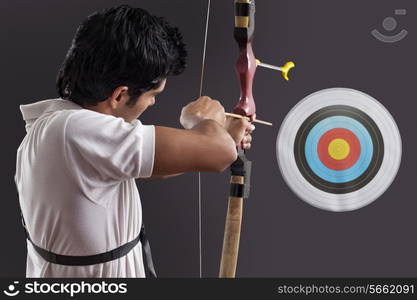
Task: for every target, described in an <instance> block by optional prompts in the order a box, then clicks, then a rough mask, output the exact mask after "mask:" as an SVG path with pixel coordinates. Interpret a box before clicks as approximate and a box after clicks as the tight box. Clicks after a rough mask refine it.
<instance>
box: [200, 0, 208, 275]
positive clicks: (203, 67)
mask: <svg viewBox="0 0 417 300" xmlns="http://www.w3.org/2000/svg"><path fill="white" fill-rule="evenodd" d="M210 7H211V0H207V12H206V26H205V33H204V48H203V57H202V60H201V75H200V92H199V97H201V96H202V95H203V81H204V69H205V63H206V49H207V36H208V26H209V19H210ZM201 214H202V210H201V172H198V252H199V275H200V278H202V277H203V260H202V258H203V255H202V239H203V237H202V217H201Z"/></svg>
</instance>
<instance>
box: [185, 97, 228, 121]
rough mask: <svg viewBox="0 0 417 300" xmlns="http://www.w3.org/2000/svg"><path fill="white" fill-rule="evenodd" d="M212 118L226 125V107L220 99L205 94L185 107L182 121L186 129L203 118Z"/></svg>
mask: <svg viewBox="0 0 417 300" xmlns="http://www.w3.org/2000/svg"><path fill="white" fill-rule="evenodd" d="M207 119H211V120H214V121H216V122H218V123H219V124H220V125H221V126H222V127H224V126H225V123H226V117H225V115H224V107H223V106H222V105H221V104H220V102H219V101H217V100H213V99H211V98H210V97H207V96H204V97H200V98H198V99H197V100H196V101H193V102H191V103H189V104H187V105H186V106H184V107H183V109H182V111H181V117H180V123H181V125H182V126H183V127H184V128H185V129H191V128H193V127H194V126H196V125H197V124H198V123H200V122H201V121H203V120H207Z"/></svg>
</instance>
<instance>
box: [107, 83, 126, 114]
mask: <svg viewBox="0 0 417 300" xmlns="http://www.w3.org/2000/svg"><path fill="white" fill-rule="evenodd" d="M128 90H129V88H128V87H127V86H119V87H117V88H116V89H115V90H114V91H113V93H112V95H111V96H110V106H111V108H112V109H116V108H117V107H119V106H120V104H124V103H126V101H128V100H129V95H128Z"/></svg>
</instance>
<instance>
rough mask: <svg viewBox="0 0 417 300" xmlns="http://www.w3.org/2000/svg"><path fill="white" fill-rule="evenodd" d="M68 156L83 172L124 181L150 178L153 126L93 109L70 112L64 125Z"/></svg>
mask: <svg viewBox="0 0 417 300" xmlns="http://www.w3.org/2000/svg"><path fill="white" fill-rule="evenodd" d="M65 142H66V145H65V146H66V149H67V155H68V156H71V161H72V163H73V164H76V165H77V166H73V167H74V168H75V169H76V170H79V172H81V173H83V174H82V175H85V176H89V177H90V176H91V177H97V176H98V177H99V178H100V179H103V180H105V179H110V180H126V179H129V178H139V177H142V178H145V177H150V176H151V175H152V171H153V163H154V156H155V127H154V126H152V125H143V124H142V123H141V122H140V121H139V120H134V121H132V122H131V123H128V122H126V121H125V120H124V119H122V118H117V117H114V116H110V115H106V114H101V113H97V112H93V111H80V112H75V113H73V114H72V115H71V116H70V117H69V118H68V121H67V124H66V127H65Z"/></svg>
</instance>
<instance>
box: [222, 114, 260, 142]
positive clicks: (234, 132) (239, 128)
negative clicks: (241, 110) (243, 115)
mask: <svg viewBox="0 0 417 300" xmlns="http://www.w3.org/2000/svg"><path fill="white" fill-rule="evenodd" d="M225 129H226V130H227V132H229V134H230V135H231V137H232V138H233V140H234V141H235V143H236V146H238V145H241V146H242V148H243V149H245V150H247V149H250V147H251V143H252V132H253V131H254V130H255V126H254V125H253V124H251V123H250V122H249V121H247V120H245V119H236V118H232V117H228V118H227V120H226V124H225Z"/></svg>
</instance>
